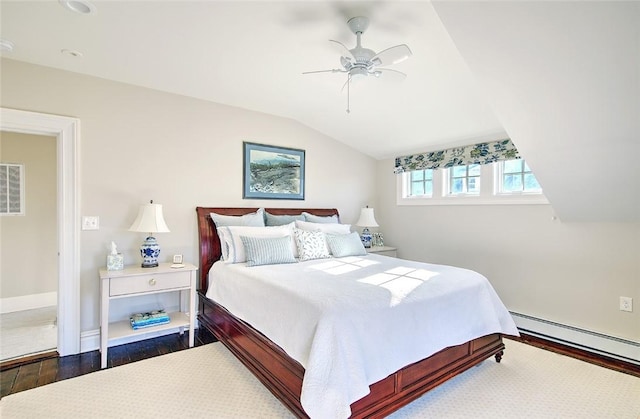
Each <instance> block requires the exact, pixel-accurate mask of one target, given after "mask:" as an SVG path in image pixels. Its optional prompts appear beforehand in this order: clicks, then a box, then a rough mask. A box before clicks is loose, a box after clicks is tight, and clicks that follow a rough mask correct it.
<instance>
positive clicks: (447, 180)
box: [396, 159, 549, 205]
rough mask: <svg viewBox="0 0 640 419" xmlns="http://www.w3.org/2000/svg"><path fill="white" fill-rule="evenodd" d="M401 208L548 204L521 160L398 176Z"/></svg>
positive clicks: (406, 173)
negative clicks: (412, 206)
mask: <svg viewBox="0 0 640 419" xmlns="http://www.w3.org/2000/svg"><path fill="white" fill-rule="evenodd" d="M397 188H398V189H397V198H396V203H397V204H398V205H496V204H497V205H502V204H548V203H549V201H547V199H546V197H545V196H544V195H543V194H542V188H541V186H540V184H539V183H538V181H537V180H536V177H535V175H534V174H533V172H532V171H531V169H530V168H529V166H528V165H527V163H526V162H525V161H524V160H522V159H517V160H505V161H501V162H497V163H491V164H482V165H481V164H470V165H467V166H453V167H450V168H448V169H442V170H440V169H425V170H415V171H411V172H405V173H402V174H401V175H397Z"/></svg>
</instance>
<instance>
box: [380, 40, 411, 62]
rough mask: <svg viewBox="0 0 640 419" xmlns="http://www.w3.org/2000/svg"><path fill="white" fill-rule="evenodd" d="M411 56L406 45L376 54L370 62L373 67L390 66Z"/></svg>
mask: <svg viewBox="0 0 640 419" xmlns="http://www.w3.org/2000/svg"><path fill="white" fill-rule="evenodd" d="M411 55H412V53H411V50H410V49H409V47H408V46H407V45H406V44H400V45H396V46H394V47H391V48H387V49H385V50H384V51H380V52H379V53H377V54H376V55H375V56H374V57H373V58H372V59H371V61H372V62H373V64H374V65H391V64H397V63H399V62H400V61H404V60H406V59H407V58H409V57H410V56H411Z"/></svg>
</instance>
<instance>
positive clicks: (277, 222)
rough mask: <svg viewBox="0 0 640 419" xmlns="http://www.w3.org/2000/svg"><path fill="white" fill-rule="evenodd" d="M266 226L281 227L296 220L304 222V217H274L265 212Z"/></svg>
mask: <svg viewBox="0 0 640 419" xmlns="http://www.w3.org/2000/svg"><path fill="white" fill-rule="evenodd" d="M264 215H265V217H266V224H267V225H268V226H281V225H285V224H290V223H292V222H294V221H296V220H302V221H304V215H302V214H300V215H273V214H269V213H268V212H266V211H265V213H264Z"/></svg>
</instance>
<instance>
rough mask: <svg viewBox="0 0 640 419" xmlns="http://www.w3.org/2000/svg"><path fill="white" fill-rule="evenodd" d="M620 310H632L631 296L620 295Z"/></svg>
mask: <svg viewBox="0 0 640 419" xmlns="http://www.w3.org/2000/svg"><path fill="white" fill-rule="evenodd" d="M620 310H621V311H633V298H631V297H620Z"/></svg>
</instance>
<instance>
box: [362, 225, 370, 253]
mask: <svg viewBox="0 0 640 419" xmlns="http://www.w3.org/2000/svg"><path fill="white" fill-rule="evenodd" d="M372 239H373V237H372V236H371V232H370V231H369V229H368V228H365V229H364V230H362V234H361V235H360V240H362V245H363V246H364V247H365V248H366V249H368V248H370V247H371V241H372Z"/></svg>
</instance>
